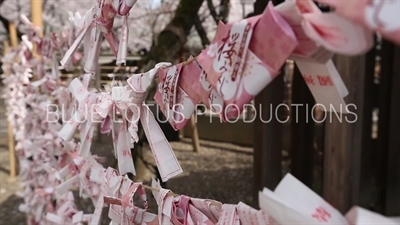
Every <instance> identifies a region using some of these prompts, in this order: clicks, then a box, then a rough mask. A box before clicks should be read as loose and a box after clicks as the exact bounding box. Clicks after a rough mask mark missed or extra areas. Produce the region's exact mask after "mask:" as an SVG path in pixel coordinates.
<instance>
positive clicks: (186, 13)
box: [132, 0, 203, 186]
mask: <svg viewBox="0 0 400 225" xmlns="http://www.w3.org/2000/svg"><path fill="white" fill-rule="evenodd" d="M202 4H203V0H190V1H189V0H181V1H180V3H179V5H178V8H177V9H176V12H175V16H174V18H173V19H172V20H171V22H170V23H169V24H168V25H167V26H166V27H165V29H164V30H163V31H162V32H161V33H160V34H159V35H158V38H157V41H156V42H155V43H153V46H152V47H151V50H150V52H149V53H148V54H147V56H146V57H145V58H144V60H143V64H142V65H143V66H142V71H143V72H145V71H149V70H150V69H152V68H154V66H155V64H156V63H158V62H173V61H175V59H176V58H177V57H178V53H179V52H180V51H181V50H182V49H183V47H184V45H185V44H186V41H187V36H188V35H189V33H190V31H191V29H192V27H193V26H194V25H195V23H196V20H195V19H196V15H197V14H198V11H199V9H200V7H201V5H202ZM156 87H157V85H154V83H153V86H152V87H151V88H150V91H149V95H148V98H153V96H154V94H155V90H156ZM145 138H146V137H145V134H144V132H142V131H141V132H139V140H145ZM142 146H143V145H136V146H135V148H134V149H133V154H132V155H133V156H134V159H133V160H134V161H135V162H136V166H139V165H140V168H137V170H138V171H144V170H146V171H148V170H149V169H148V168H147V167H146V166H143V165H144V164H145V162H144V159H143V157H142V156H143V155H144V152H143V149H142ZM138 161H142V162H143V163H138ZM143 173H145V172H143ZM156 176H157V177H158V178H159V174H158V171H156ZM159 179H160V178H159ZM162 186H165V183H163V184H162Z"/></svg>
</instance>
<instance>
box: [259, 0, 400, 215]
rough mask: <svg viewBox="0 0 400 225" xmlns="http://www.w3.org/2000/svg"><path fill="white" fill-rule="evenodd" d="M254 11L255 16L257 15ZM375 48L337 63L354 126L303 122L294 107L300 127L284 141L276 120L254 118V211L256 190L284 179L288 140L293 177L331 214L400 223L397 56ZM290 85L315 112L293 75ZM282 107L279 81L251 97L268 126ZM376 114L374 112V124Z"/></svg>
mask: <svg viewBox="0 0 400 225" xmlns="http://www.w3.org/2000/svg"><path fill="white" fill-rule="evenodd" d="M266 2H267V1H266ZM273 2H274V4H275V5H276V4H278V3H280V0H277V1H273ZM255 11H256V14H259V13H260V12H262V9H258V10H257V9H255ZM376 46H377V47H376V48H375V49H372V50H371V51H370V52H368V54H365V55H362V56H357V57H347V56H340V55H336V56H335V57H334V62H335V65H336V67H337V69H338V71H339V73H340V74H341V76H342V78H343V80H344V82H345V84H346V86H347V88H348V90H349V95H348V96H347V97H346V98H345V101H346V102H347V103H352V104H354V105H355V106H356V107H357V108H356V110H355V113H356V114H357V118H353V119H356V122H355V123H348V122H346V121H345V120H343V121H342V122H340V121H339V120H338V119H337V117H336V116H335V115H333V116H332V121H330V119H328V120H326V122H325V123H323V124H316V123H314V122H312V120H309V121H308V122H306V120H305V118H306V115H307V114H309V115H308V116H309V118H311V115H310V113H311V111H310V110H308V111H306V110H305V108H304V107H299V108H298V110H297V113H298V115H297V117H298V118H299V120H298V122H296V121H294V120H291V121H290V122H289V123H290V127H291V129H290V133H283V127H284V126H285V124H282V123H280V122H279V121H278V120H277V119H275V120H272V121H271V122H270V123H263V122H261V120H260V119H259V118H260V117H259V116H257V120H256V121H255V124H254V206H256V207H257V206H258V202H257V200H258V191H259V190H262V188H263V187H267V188H269V189H272V190H273V189H274V188H275V187H276V185H277V184H278V183H279V181H280V180H281V179H282V177H283V175H284V174H283V173H284V172H283V168H282V164H281V162H282V149H283V141H282V140H283V137H284V136H285V135H290V136H291V144H290V146H291V147H290V149H289V158H290V162H291V163H290V172H291V173H292V174H293V175H294V176H296V177H297V178H298V179H300V180H301V181H302V182H303V183H305V184H306V185H307V186H309V187H311V188H313V189H314V190H315V191H316V192H317V193H319V194H320V195H321V196H323V197H324V198H325V199H326V200H327V201H328V202H329V203H331V204H332V205H333V206H334V207H336V208H338V209H339V210H340V211H341V212H343V213H345V212H347V211H348V210H349V209H350V207H351V206H353V205H359V206H361V207H364V208H367V209H370V210H373V211H376V212H379V213H382V214H384V215H387V216H400V100H399V98H400V48H399V47H396V46H394V45H393V44H391V43H389V42H386V41H380V40H379V39H378V38H377V45H376ZM292 82H293V85H292V90H291V93H292V95H291V102H292V103H293V104H296V103H301V104H309V105H311V106H312V105H314V104H315V102H314V99H313V97H312V95H311V93H310V91H309V89H308V87H307V85H306V83H305V82H304V80H303V78H302V76H301V74H300V72H299V71H298V69H297V68H295V69H294V74H293V81H292ZM283 101H284V82H283V76H278V78H277V79H275V80H274V81H273V82H272V83H271V84H270V85H268V86H267V87H266V88H265V90H264V91H263V92H262V93H261V94H260V95H258V96H257V97H256V100H255V106H256V108H257V111H258V112H259V109H260V107H261V108H262V112H263V115H261V116H262V117H263V118H270V115H269V113H270V110H269V109H270V107H271V108H272V109H273V110H272V112H275V109H276V107H277V106H278V105H279V104H281V103H283ZM281 108H282V107H281ZM303 109H304V110H303ZM374 112H378V115H377V117H378V120H377V121H375V122H374V121H373V114H374ZM281 115H282V117H283V113H282V114H281ZM272 118H274V115H272ZM327 118H330V116H329V115H327ZM284 119H285V118H282V120H284ZM286 126H287V124H286ZM376 130H377V131H376ZM373 132H375V133H376V134H375V135H373Z"/></svg>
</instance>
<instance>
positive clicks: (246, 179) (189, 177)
mask: <svg viewBox="0 0 400 225" xmlns="http://www.w3.org/2000/svg"><path fill="white" fill-rule="evenodd" d="M171 146H172V148H173V149H174V151H175V154H176V155H177V157H178V160H179V161H180V163H181V166H182V168H183V170H184V173H183V174H181V175H180V176H179V177H176V178H173V179H171V180H170V181H168V183H167V188H168V189H171V190H172V191H173V192H174V193H177V194H184V195H188V196H192V197H199V198H211V199H215V200H218V201H221V202H224V203H234V204H237V203H238V202H240V201H242V202H244V203H247V204H251V201H252V197H251V196H252V183H253V158H252V149H251V148H245V147H239V146H235V145H231V144H224V143H215V142H208V141H201V149H200V152H198V153H195V152H193V147H192V143H191V140H190V139H183V140H182V141H181V142H174V143H171ZM92 150H93V152H94V153H96V154H98V155H101V156H106V157H107V159H108V160H107V162H106V164H107V165H113V164H114V162H115V159H114V156H113V153H112V145H111V142H110V139H109V137H104V136H103V137H102V138H101V140H100V141H97V142H95V143H94V144H93V146H92ZM138 173H141V172H140V171H138ZM142 175H143V173H142ZM143 176H144V177H145V175H143ZM8 179H9V153H8V147H7V123H6V118H5V109H4V103H3V101H1V103H0V225H3V224H4V225H17V224H18V225H19V224H25V215H24V214H22V213H20V212H19V211H18V206H19V204H20V203H21V202H22V200H21V199H20V198H18V197H17V196H16V195H15V192H16V191H17V190H18V189H19V183H18V180H16V181H13V182H9V180H8ZM148 198H149V199H150V206H151V211H153V212H154V211H155V209H156V205H155V202H154V199H152V196H151V193H150V192H148ZM76 199H77V205H78V207H79V208H80V209H83V210H84V211H86V212H93V211H94V207H93V206H92V203H91V201H90V200H80V199H79V198H78V197H77V198H76ZM78 199H79V200H78ZM107 212H108V210H107V209H104V211H103V218H104V219H103V222H102V224H108V219H107Z"/></svg>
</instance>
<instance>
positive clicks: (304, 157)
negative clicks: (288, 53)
mask: <svg viewBox="0 0 400 225" xmlns="http://www.w3.org/2000/svg"><path fill="white" fill-rule="evenodd" d="M292 104H293V106H294V107H291V117H292V120H291V128H292V130H291V149H290V157H291V169H290V171H291V173H292V174H293V176H295V177H296V178H297V179H299V180H300V181H301V182H303V183H304V184H305V185H307V186H308V187H309V188H313V175H314V160H313V159H314V120H313V118H314V117H313V116H314V115H312V113H313V111H314V110H312V109H313V107H314V105H315V101H314V97H313V96H312V94H311V92H310V89H309V88H308V86H307V84H306V82H305V81H304V79H303V76H302V75H301V73H300V71H299V69H298V68H297V66H294V71H293V82H292Z"/></svg>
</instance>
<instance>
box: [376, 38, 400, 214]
mask: <svg viewBox="0 0 400 225" xmlns="http://www.w3.org/2000/svg"><path fill="white" fill-rule="evenodd" d="M399 60H400V48H399V47H395V46H394V45H393V44H392V43H389V42H387V41H384V42H383V44H382V54H381V75H380V84H379V86H381V87H380V93H379V97H380V99H379V100H380V107H379V126H378V127H379V128H378V144H377V149H376V150H375V152H376V154H379V153H382V152H384V154H379V155H378V157H374V158H376V159H379V160H378V161H379V162H380V163H379V166H380V167H379V168H378V169H379V170H378V171H377V173H379V174H380V175H381V176H378V180H377V183H378V184H379V186H378V187H379V189H378V190H379V193H377V195H378V196H384V199H382V203H383V206H382V208H383V209H384V210H382V211H383V213H384V214H386V215H387V216H400V207H399V206H400V193H399V190H400V164H399V162H400V151H399V149H400V139H399V137H400V119H399V115H400V104H399V100H398V97H397V96H399V95H400V89H399V88H398V84H399V83H400V66H399V64H398V62H399ZM385 173H386V176H382V174H385Z"/></svg>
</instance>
